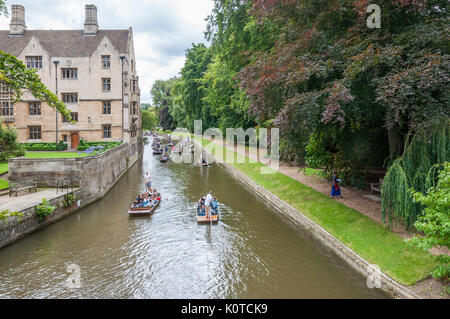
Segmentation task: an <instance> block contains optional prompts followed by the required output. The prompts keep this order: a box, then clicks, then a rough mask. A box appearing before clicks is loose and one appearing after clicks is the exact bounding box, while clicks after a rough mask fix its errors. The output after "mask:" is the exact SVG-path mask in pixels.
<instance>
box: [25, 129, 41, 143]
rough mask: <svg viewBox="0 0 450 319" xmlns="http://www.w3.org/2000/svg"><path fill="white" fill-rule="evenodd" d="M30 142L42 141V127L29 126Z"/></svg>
mask: <svg viewBox="0 0 450 319" xmlns="http://www.w3.org/2000/svg"><path fill="white" fill-rule="evenodd" d="M28 132H29V135H28V136H29V138H30V140H40V139H41V127H40V126H29V127H28Z"/></svg>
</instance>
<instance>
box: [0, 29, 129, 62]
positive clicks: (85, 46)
mask: <svg viewBox="0 0 450 319" xmlns="http://www.w3.org/2000/svg"><path fill="white" fill-rule="evenodd" d="M129 32H130V30H98V32H97V35H96V36H84V35H83V30H27V31H25V33H24V34H23V35H22V36H8V33H9V31H0V50H2V51H4V52H6V53H9V54H12V55H15V56H18V55H19V54H20V52H22V50H23V49H24V48H25V46H26V45H27V44H28V43H29V42H30V40H31V38H32V37H33V36H35V37H36V38H37V39H38V40H39V41H40V42H41V44H42V45H43V46H44V47H45V49H46V50H47V52H48V53H49V54H50V56H51V57H55V56H56V57H85V56H91V55H92V53H93V52H94V51H95V50H96V49H97V48H98V46H99V44H100V42H101V41H102V40H103V38H104V37H105V36H107V37H108V39H109V40H110V41H111V43H112V45H113V46H114V48H115V49H116V50H117V51H118V52H119V53H120V54H128V53H129V52H128V51H129V48H128V36H129Z"/></svg>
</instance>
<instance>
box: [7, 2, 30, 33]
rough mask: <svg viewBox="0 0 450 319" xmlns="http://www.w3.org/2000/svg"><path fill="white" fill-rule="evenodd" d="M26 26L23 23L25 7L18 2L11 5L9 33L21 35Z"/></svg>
mask: <svg viewBox="0 0 450 319" xmlns="http://www.w3.org/2000/svg"><path fill="white" fill-rule="evenodd" d="M26 29H27V26H26V24H25V8H24V6H22V5H20V4H13V5H12V6H11V23H10V24H9V35H18V36H20V35H23V34H24V33H25V30H26Z"/></svg>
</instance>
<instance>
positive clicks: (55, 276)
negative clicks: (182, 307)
mask: <svg viewBox="0 0 450 319" xmlns="http://www.w3.org/2000/svg"><path fill="white" fill-rule="evenodd" d="M158 158H159V156H153V155H152V152H151V148H150V146H147V147H146V148H145V153H144V156H143V159H141V160H140V161H139V162H138V163H136V165H134V166H133V167H132V168H131V169H130V171H129V172H128V173H127V174H126V175H125V176H124V177H123V178H122V179H121V180H120V181H119V182H118V183H117V184H116V185H115V186H114V187H113V188H112V189H111V191H110V192H109V193H108V194H107V195H106V196H105V197H104V198H103V199H102V200H100V201H98V202H96V203H94V204H92V205H90V206H88V207H86V208H83V209H81V210H80V211H78V212H76V213H74V214H73V215H71V216H68V217H66V218H64V219H63V220H61V221H59V222H57V223H55V224H53V225H50V226H48V227H46V228H45V229H43V230H41V231H38V232H36V233H33V234H31V235H29V236H28V237H26V238H23V239H21V240H19V241H18V242H16V243H14V244H13V245H10V246H8V247H6V248H3V249H1V250H0V297H1V298H386V297H387V296H386V295H385V294H384V293H383V292H381V291H380V290H378V289H369V288H368V287H367V285H366V280H365V278H364V277H362V276H361V275H359V274H358V273H357V272H355V271H353V270H352V269H351V268H350V267H349V266H348V265H347V264H345V263H344V262H343V261H341V260H340V259H339V258H338V257H337V256H336V255H335V254H334V253H333V252H331V251H329V250H328V249H327V248H325V247H324V246H323V245H321V244H320V243H319V242H317V241H316V240H315V239H314V238H312V237H311V236H310V235H309V234H308V233H307V232H304V231H301V230H299V229H298V228H296V227H295V226H293V225H291V224H290V223H289V222H287V221H285V220H283V219H282V218H281V217H279V216H278V215H277V214H276V213H275V211H274V210H273V209H271V208H270V207H268V206H267V205H266V204H265V203H263V202H262V201H261V200H260V199H259V198H258V197H257V196H256V195H254V194H253V193H252V192H250V191H249V190H247V189H246V188H245V187H244V186H243V185H241V184H240V183H238V182H237V181H236V180H234V179H233V178H232V177H231V176H229V175H228V174H227V173H226V171H225V170H224V169H223V168H222V167H221V166H219V165H212V166H210V167H199V166H197V165H195V164H175V163H173V162H168V163H160V162H159V160H158ZM147 170H148V171H149V173H150V175H151V177H152V182H153V187H156V188H157V189H158V190H159V191H160V192H161V193H162V197H163V200H162V202H161V205H160V207H159V208H158V209H157V210H156V212H155V214H154V215H153V216H150V217H139V218H130V217H128V215H127V211H128V207H129V205H130V203H131V202H132V201H133V199H134V198H135V197H136V195H137V193H138V192H139V191H140V190H142V189H143V184H144V180H143V176H144V173H145V171H147ZM209 190H212V191H213V192H214V195H215V196H217V198H218V200H219V202H220V209H221V217H220V222H219V223H218V224H217V225H212V226H211V225H209V224H208V225H198V224H197V223H196V219H195V210H196V205H197V204H196V202H197V200H198V198H199V197H200V196H201V195H205V194H206V193H207V192H208V191H209ZM71 264H76V265H78V266H79V267H80V278H81V282H80V283H81V287H80V288H69V286H68V285H67V282H66V280H67V278H68V277H69V276H70V273H69V272H67V267H68V266H69V265H71Z"/></svg>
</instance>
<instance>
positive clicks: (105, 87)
mask: <svg viewBox="0 0 450 319" xmlns="http://www.w3.org/2000/svg"><path fill="white" fill-rule="evenodd" d="M102 86H103V91H104V92H109V91H111V79H109V78H107V79H102Z"/></svg>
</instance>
